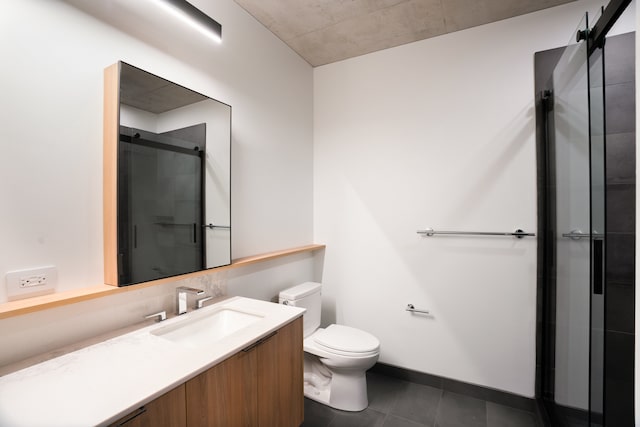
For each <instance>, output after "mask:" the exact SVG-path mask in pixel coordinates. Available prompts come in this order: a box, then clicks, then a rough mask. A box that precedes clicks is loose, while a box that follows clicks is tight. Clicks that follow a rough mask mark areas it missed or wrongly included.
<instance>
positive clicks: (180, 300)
mask: <svg viewBox="0 0 640 427" xmlns="http://www.w3.org/2000/svg"><path fill="white" fill-rule="evenodd" d="M187 294H193V295H203V294H204V291H203V290H201V289H196V288H189V287H187V286H180V287H177V288H176V314H177V315H181V314H185V313H186V312H187Z"/></svg>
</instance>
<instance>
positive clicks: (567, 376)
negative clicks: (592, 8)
mask: <svg viewBox="0 0 640 427" xmlns="http://www.w3.org/2000/svg"><path fill="white" fill-rule="evenodd" d="M628 3H629V2H628V1H627V2H612V3H611V4H610V5H609V6H608V7H607V9H606V10H604V11H602V16H601V17H600V19H591V17H590V16H589V15H585V16H584V17H583V18H582V20H581V21H580V23H579V25H578V28H577V29H576V31H575V32H574V34H573V35H572V38H571V40H570V41H569V43H568V45H567V46H566V47H564V48H561V49H556V50H554V51H547V52H539V53H538V54H537V56H536V77H537V78H538V79H540V76H541V75H542V76H544V75H545V68H546V69H547V70H549V71H547V75H548V74H550V78H549V80H548V81H547V82H545V83H544V84H541V83H539V82H538V83H537V90H538V89H542V90H540V92H539V93H538V94H537V101H538V102H537V118H538V172H539V202H540V203H539V205H540V206H539V230H541V233H540V235H541V237H540V240H539V242H540V246H539V251H538V258H539V261H538V262H539V269H538V278H539V280H538V292H539V311H538V317H539V321H538V367H537V387H536V388H537V390H536V392H537V393H536V394H537V397H538V401H539V403H540V409H541V412H542V415H543V417H546V418H548V419H547V422H548V424H549V425H552V426H602V425H606V426H625V425H633V421H632V420H633V404H632V401H633V387H632V382H631V387H628V385H622V387H623V388H624V393H625V397H624V398H623V399H622V400H621V399H620V398H619V396H614V394H613V393H610V391H611V390H612V388H613V387H614V385H615V386H620V384H615V380H614V376H616V375H618V374H619V372H614V370H616V369H620V367H617V368H615V369H611V362H612V361H614V360H616V357H618V355H617V353H618V352H619V350H620V348H617V347H616V346H615V345H614V344H613V340H612V337H613V335H611V333H610V332H611V331H610V325H607V322H611V321H612V320H614V321H615V320H616V316H619V313H618V312H617V311H618V310H617V308H616V307H614V306H613V305H612V301H613V300H612V299H610V300H608V298H609V296H608V291H609V289H610V287H613V286H614V285H615V283H613V282H614V281H612V280H611V275H610V274H607V270H608V269H611V268H609V267H611V266H612V264H613V262H612V259H613V256H615V254H614V255H611V254H608V251H610V250H611V251H612V252H615V251H616V250H617V247H616V248H613V249H611V245H610V244H609V241H608V240H609V238H610V237H614V238H615V237H617V236H612V231H611V230H609V229H608V228H609V226H610V225H611V224H612V221H611V219H610V218H608V216H611V217H615V216H618V215H620V210H621V209H625V207H626V206H631V205H630V204H629V203H628V201H627V202H626V203H625V204H624V206H620V205H619V204H612V203H611V201H608V200H607V197H608V190H610V189H612V187H611V186H610V185H609V184H610V183H611V182H612V181H611V179H610V176H611V174H610V173H608V171H607V168H606V165H607V164H609V165H611V164H612V163H611V161H610V158H609V157H608V156H607V137H608V136H609V135H608V132H607V127H606V121H605V118H606V111H607V109H606V102H605V97H606V91H607V90H609V88H610V87H611V85H609V83H608V82H606V81H605V76H606V70H607V67H605V61H606V58H607V55H606V52H607V49H608V48H609V43H604V40H605V35H606V32H607V31H608V30H609V28H610V27H611V25H612V23H613V22H615V20H616V19H617V17H618V16H619V15H620V14H621V13H622V11H623V10H624V9H625V8H626V6H627V4H628ZM590 21H591V22H590ZM594 21H595V24H593V23H592V22H594ZM611 44H612V45H615V46H616V49H617V45H618V44H619V43H618V40H616V42H615V43H611ZM614 60H615V57H614ZM554 63H555V67H552V66H551V64H554ZM551 69H552V71H551ZM634 135H635V134H634ZM633 155H634V156H635V154H633ZM633 182H634V186H633V190H634V191H633V194H635V176H634V177H633ZM630 194H631V193H627V194H626V195H625V197H628V198H629V197H631V196H630ZM625 215H626V213H625ZM629 231H630V232H631V233H635V224H633V225H632V226H631V227H630V230H629ZM630 249H631V251H633V248H630ZM631 268H632V269H633V266H631ZM610 285H611V286H610ZM630 285H631V286H630V287H631V289H632V290H633V283H631V284H630ZM623 351H627V352H628V350H623ZM631 359H633V354H631ZM625 369H626V371H625V372H624V374H627V375H628V377H629V379H630V378H632V377H633V367H632V366H631V372H628V369H627V368H624V369H623V371H624V370H625ZM616 393H618V392H616ZM629 396H630V399H628V401H626V400H625V399H626V398H627V397H629Z"/></svg>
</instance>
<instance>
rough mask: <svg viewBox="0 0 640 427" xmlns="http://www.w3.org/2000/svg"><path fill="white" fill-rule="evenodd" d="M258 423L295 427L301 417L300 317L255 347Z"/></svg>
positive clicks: (302, 413)
mask: <svg viewBox="0 0 640 427" xmlns="http://www.w3.org/2000/svg"><path fill="white" fill-rule="evenodd" d="M256 350H257V362H258V424H257V425H258V426H260V427H298V426H300V424H302V421H303V420H304V389H303V387H304V385H303V375H304V373H303V351H302V318H298V319H296V320H294V321H293V322H291V323H289V324H288V325H286V326H284V327H282V328H281V329H279V330H278V333H277V334H275V335H274V336H272V337H271V338H270V339H268V340H266V341H265V342H263V343H262V344H261V345H259V346H258V347H257V348H256Z"/></svg>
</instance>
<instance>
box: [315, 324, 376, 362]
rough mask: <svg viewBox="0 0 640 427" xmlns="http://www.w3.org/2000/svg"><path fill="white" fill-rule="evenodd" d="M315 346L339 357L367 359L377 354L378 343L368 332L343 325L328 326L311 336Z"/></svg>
mask: <svg viewBox="0 0 640 427" xmlns="http://www.w3.org/2000/svg"><path fill="white" fill-rule="evenodd" d="M312 338H313V341H314V343H315V344H316V346H318V347H319V348H321V349H322V350H324V351H326V352H327V353H332V354H336V355H340V356H349V357H367V356H373V355H376V354H378V350H379V349H380V341H378V339H377V338H376V337H374V336H373V335H371V334H370V333H368V332H365V331H362V330H360V329H356V328H352V327H349V326H344V325H329V326H328V327H327V328H326V329H319V330H318V331H317V332H316V333H315V334H313V336H312Z"/></svg>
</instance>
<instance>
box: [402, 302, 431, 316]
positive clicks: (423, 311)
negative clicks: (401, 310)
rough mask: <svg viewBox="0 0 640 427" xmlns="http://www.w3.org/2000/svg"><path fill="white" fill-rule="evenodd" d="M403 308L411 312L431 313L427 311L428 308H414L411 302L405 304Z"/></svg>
mask: <svg viewBox="0 0 640 427" xmlns="http://www.w3.org/2000/svg"><path fill="white" fill-rule="evenodd" d="M405 310H406V311H410V312H412V313H421V314H431V313H429V310H421V309H419V308H415V307H414V305H413V304H407V308H406V309H405Z"/></svg>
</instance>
